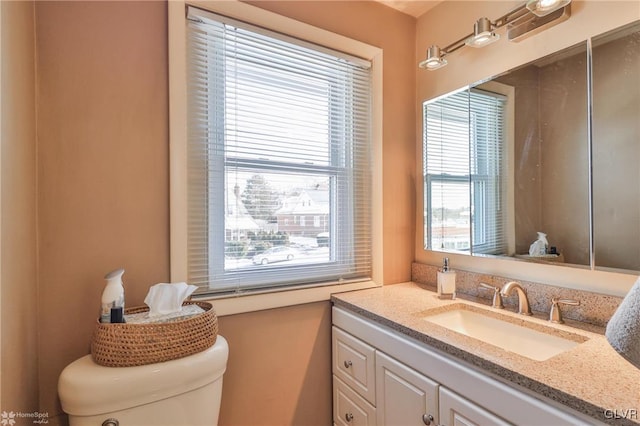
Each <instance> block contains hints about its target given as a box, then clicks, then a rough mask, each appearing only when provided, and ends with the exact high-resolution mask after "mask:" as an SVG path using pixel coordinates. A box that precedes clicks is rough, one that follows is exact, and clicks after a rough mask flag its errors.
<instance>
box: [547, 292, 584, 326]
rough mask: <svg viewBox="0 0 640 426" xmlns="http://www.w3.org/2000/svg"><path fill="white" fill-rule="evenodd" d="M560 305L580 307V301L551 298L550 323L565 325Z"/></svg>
mask: <svg viewBox="0 0 640 426" xmlns="http://www.w3.org/2000/svg"><path fill="white" fill-rule="evenodd" d="M560 305H572V306H579V305H580V301H579V300H574V299H559V298H557V297H553V298H551V311H549V321H551V322H554V323H556V324H564V321H563V320H562V312H561V311H560Z"/></svg>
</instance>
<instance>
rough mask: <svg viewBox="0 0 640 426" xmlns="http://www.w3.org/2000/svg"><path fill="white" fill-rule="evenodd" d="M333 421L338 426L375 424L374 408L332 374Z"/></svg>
mask: <svg viewBox="0 0 640 426" xmlns="http://www.w3.org/2000/svg"><path fill="white" fill-rule="evenodd" d="M333 421H334V424H336V425H338V426H365V425H372V426H373V425H375V424H376V409H375V407H373V406H372V405H371V404H369V403H368V402H367V401H365V400H364V398H362V397H361V396H360V395H358V394H357V393H356V392H355V391H354V390H353V389H351V388H350V387H349V386H347V385H346V384H345V383H344V382H343V381H342V380H340V379H338V378H337V377H336V376H333Z"/></svg>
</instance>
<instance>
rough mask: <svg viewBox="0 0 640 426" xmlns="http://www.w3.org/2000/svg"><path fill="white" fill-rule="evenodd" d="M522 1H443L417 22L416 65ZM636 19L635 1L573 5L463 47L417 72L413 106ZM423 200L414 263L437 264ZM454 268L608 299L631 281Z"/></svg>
mask: <svg viewBox="0 0 640 426" xmlns="http://www.w3.org/2000/svg"><path fill="white" fill-rule="evenodd" d="M520 4H521V2H515V1H514V2H511V1H509V2H502V1H477V2H476V1H456V2H443V3H442V4H440V5H438V6H436V7H435V8H433V9H432V10H431V11H430V12H428V13H427V14H426V15H423V16H422V17H420V18H419V19H418V21H417V27H416V52H415V54H416V59H415V61H416V63H417V62H418V61H420V60H422V59H424V57H425V52H426V49H427V48H428V46H430V45H431V44H439V45H440V46H446V45H447V44H449V43H451V42H453V41H455V40H458V39H459V38H460V37H462V36H464V35H466V34H468V33H469V32H471V31H472V29H473V23H474V21H475V20H476V19H478V18H479V17H482V16H486V17H488V18H490V19H495V18H497V17H499V16H501V15H502V14H504V13H506V12H508V11H509V10H511V9H512V8H513V7H515V6H517V5H520ZM637 19H640V3H638V2H637V1H628V2H627V1H591V0H590V1H574V2H573V3H572V16H571V18H570V19H569V20H568V21H565V22H563V23H561V24H560V25H557V26H555V27H552V28H550V29H548V30H546V31H544V32H542V33H539V34H537V35H535V36H533V37H530V38H528V39H525V40H522V41H520V42H518V43H511V42H509V41H507V40H505V39H504V38H503V39H502V40H500V41H499V42H497V43H494V44H492V45H490V46H487V47H485V48H482V49H471V48H466V49H462V50H460V51H458V52H455V53H454V54H452V55H451V56H450V57H449V58H448V60H449V65H447V66H446V67H445V68H442V69H440V70H437V71H433V72H429V71H425V70H418V69H417V68H416V70H415V71H416V76H417V77H416V88H417V90H416V94H417V97H416V106H419V105H420V104H421V103H422V101H424V100H426V99H431V98H433V97H434V96H437V95H441V94H444V93H447V92H450V91H452V90H455V89H458V88H460V87H463V86H465V85H467V84H470V83H473V82H476V81H479V80H482V79H485V78H488V77H491V76H493V75H497V74H500V73H502V72H504V71H506V70H509V69H512V68H515V67H517V66H519V65H522V64H525V63H527V62H530V61H532V60H534V59H536V58H539V57H542V56H545V55H547V54H550V53H552V52H554V51H557V50H560V49H563V48H565V47H569V46H572V45H574V44H576V43H578V42H580V41H583V40H585V39H586V38H587V37H590V36H595V35H598V34H601V33H604V32H606V31H608V30H610V29H612V28H616V27H618V26H621V25H624V24H627V23H630V22H632V21H634V20H637ZM419 111H420V108H416V134H417V135H418V136H419V135H420V132H421V120H420V117H419ZM416 142H417V143H416V164H415V167H416V172H417V175H418V176H419V175H420V173H421V157H422V152H421V148H420V146H421V145H420V143H419V142H420V141H419V139H417V141H416ZM416 182H418V187H417V190H416V194H422V183H421V180H417V181H416ZM422 209H423V202H422V198H421V197H418V198H417V202H416V221H417V226H416V231H417V232H416V238H415V253H416V255H415V258H416V260H417V261H419V262H424V263H429V264H432V265H440V264H441V262H442V257H443V255H442V253H437V252H430V251H425V250H423V249H422V244H423V243H422V241H423V235H422V234H423V230H422V225H421V224H422V222H421V221H422ZM449 257H450V260H451V264H452V267H453V268H456V267H457V268H462V269H467V270H472V271H477V272H483V273H490V274H500V275H506V276H509V277H513V278H520V279H527V280H531V281H538V282H546V283H549V284H556V285H561V286H565V287H571V288H583V289H587V290H592V291H598V292H602V293H607V294H614V295H624V294H626V292H627V291H628V290H629V288H630V287H631V285H632V284H633V282H634V280H635V277H634V276H632V275H625V274H619V273H610V272H603V271H589V270H585V269H577V268H567V267H560V266H551V265H538V264H529V263H525V262H515V261H511V260H502V259H491V258H478V257H470V256H464V255H455V254H451V255H449Z"/></svg>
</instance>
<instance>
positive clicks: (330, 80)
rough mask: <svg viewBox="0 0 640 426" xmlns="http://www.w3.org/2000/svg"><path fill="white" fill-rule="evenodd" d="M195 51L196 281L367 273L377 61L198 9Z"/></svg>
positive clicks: (255, 281)
mask: <svg viewBox="0 0 640 426" xmlns="http://www.w3.org/2000/svg"><path fill="white" fill-rule="evenodd" d="M187 46H188V47H187V48H188V50H187V81H188V85H187V115H188V128H187V133H188V134H187V156H188V159H187V170H188V183H187V187H188V196H187V198H188V200H187V204H188V227H187V234H188V236H187V251H188V266H187V269H188V271H187V274H188V281H189V282H190V283H193V284H196V285H199V286H200V287H201V290H200V291H201V292H244V291H247V290H254V289H264V288H271V287H281V286H288V285H297V284H309V283H323V282H327V281H335V280H352V279H353V280H362V279H369V277H370V276H371V237H370V229H371V209H370V206H371V199H370V194H371V182H370V176H369V170H370V169H371V140H370V139H371V136H370V121H371V119H370V115H371V106H370V99H371V78H372V77H371V64H370V63H369V62H368V61H364V60H362V59H359V58H355V57H351V56H349V55H346V54H344V53H341V52H337V51H332V50H329V49H327V48H325V47H321V46H317V45H313V44H310V43H306V42H303V41H300V40H298V39H293V38H289V37H286V36H284V35H282V34H279V33H274V32H271V31H268V30H265V29H263V28H258V27H254V26H252V25H249V24H246V23H242V22H238V21H235V20H232V19H230V18H226V17H223V16H220V15H216V14H213V13H210V12H206V11H202V10H199V9H196V8H193V7H189V8H188V16H187ZM303 213H304V214H303ZM305 214H309V215H312V214H319V215H322V216H324V217H326V222H327V225H326V227H325V228H326V235H328V241H327V244H326V245H325V244H318V239H317V235H308V233H309V232H310V231H309V230H308V229H307V230H306V232H307V233H305V231H304V230H301V229H298V228H300V227H303V226H305ZM291 217H293V222H294V225H295V224H296V223H297V222H298V217H299V218H300V220H299V226H294V225H289V222H290V221H289V218H291ZM283 254H284V255H283Z"/></svg>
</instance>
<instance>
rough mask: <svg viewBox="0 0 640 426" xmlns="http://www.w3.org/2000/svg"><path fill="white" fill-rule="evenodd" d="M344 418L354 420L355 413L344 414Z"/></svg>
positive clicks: (348, 420)
mask: <svg viewBox="0 0 640 426" xmlns="http://www.w3.org/2000/svg"><path fill="white" fill-rule="evenodd" d="M344 418H345V420H346V421H347V422H350V421H351V420H353V414H351V413H347V414H345V415H344Z"/></svg>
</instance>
